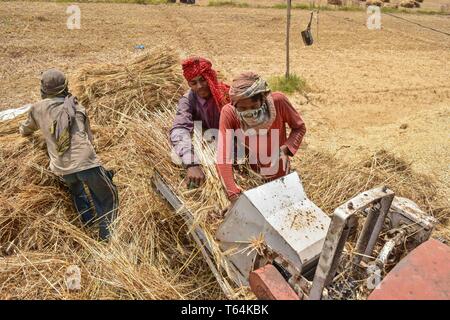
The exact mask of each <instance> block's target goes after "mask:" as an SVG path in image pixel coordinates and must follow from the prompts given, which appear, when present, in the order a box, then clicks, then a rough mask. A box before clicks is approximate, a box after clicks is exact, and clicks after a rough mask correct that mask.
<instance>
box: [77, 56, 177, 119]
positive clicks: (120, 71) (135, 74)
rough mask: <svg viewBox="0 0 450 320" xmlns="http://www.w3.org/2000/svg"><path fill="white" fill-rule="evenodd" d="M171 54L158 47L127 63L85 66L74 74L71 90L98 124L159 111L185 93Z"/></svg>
mask: <svg viewBox="0 0 450 320" xmlns="http://www.w3.org/2000/svg"><path fill="white" fill-rule="evenodd" d="M172 52H173V49H171V48H157V49H153V50H152V51H150V52H148V53H146V54H143V55H140V56H138V57H137V58H136V59H134V60H132V61H129V62H126V63H120V64H95V65H86V66H84V67H83V68H81V69H80V70H78V71H77V72H76V74H75V75H74V77H73V81H72V82H73V85H72V86H71V87H72V91H73V93H74V94H75V95H76V96H77V97H78V99H79V101H80V102H81V104H83V105H84V106H85V107H86V108H88V110H89V113H90V115H91V117H92V118H93V119H95V121H96V122H97V123H98V124H106V123H111V122H112V121H113V120H115V119H119V118H120V117H121V116H123V115H127V116H133V114H134V113H135V112H137V111H139V110H147V111H150V110H153V109H157V108H158V107H159V106H160V105H161V104H164V103H168V102H169V101H172V100H173V99H175V100H177V99H178V97H179V95H180V93H182V91H183V90H184V88H183V81H182V77H181V72H180V67H179V65H178V57H177V56H176V55H175V54H173V53H172Z"/></svg>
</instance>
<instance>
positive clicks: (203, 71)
mask: <svg viewBox="0 0 450 320" xmlns="http://www.w3.org/2000/svg"><path fill="white" fill-rule="evenodd" d="M181 66H182V67H183V75H184V77H185V78H186V80H187V81H191V80H192V79H194V78H196V77H198V76H202V77H203V78H205V80H206V81H207V82H208V86H209V90H210V91H211V94H212V96H213V98H214V101H215V102H216V105H217V107H218V108H219V110H221V109H222V107H223V106H224V105H226V104H227V103H229V102H230V98H229V95H228V91H229V90H230V86H228V85H227V84H225V83H223V82H219V81H218V80H217V73H216V71H214V69H212V68H211V67H212V64H211V61H209V60H207V59H205V58H201V57H193V58H189V59H186V60H184V61H183V62H182V63H181Z"/></svg>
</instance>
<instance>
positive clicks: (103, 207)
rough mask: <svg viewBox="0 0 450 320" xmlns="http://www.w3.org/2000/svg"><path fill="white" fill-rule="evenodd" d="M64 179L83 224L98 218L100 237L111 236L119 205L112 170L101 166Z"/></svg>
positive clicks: (69, 175) (102, 238) (105, 238)
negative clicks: (111, 225)
mask: <svg viewBox="0 0 450 320" xmlns="http://www.w3.org/2000/svg"><path fill="white" fill-rule="evenodd" d="M63 180H64V182H65V183H66V184H67V186H68V188H69V191H70V193H71V195H72V199H73V202H74V205H75V208H76V209H77V211H78V213H79V214H80V217H81V221H82V222H83V224H85V225H90V224H92V223H93V222H94V221H96V220H98V221H99V228H100V230H99V235H100V239H101V240H107V239H108V238H109V237H110V230H109V226H110V224H111V223H112V222H113V220H114V219H115V217H116V214H117V208H118V205H119V197H118V194H117V188H116V186H115V185H114V183H113V181H112V172H111V171H107V170H105V169H104V168H103V167H101V166H100V167H95V168H91V169H88V170H83V171H80V172H75V173H72V174H68V175H65V176H63ZM85 186H86V187H87V189H88V190H89V193H90V195H91V198H92V202H93V203H94V207H95V211H94V210H93V208H92V206H91V204H90V201H89V198H88V195H87V194H86V191H85Z"/></svg>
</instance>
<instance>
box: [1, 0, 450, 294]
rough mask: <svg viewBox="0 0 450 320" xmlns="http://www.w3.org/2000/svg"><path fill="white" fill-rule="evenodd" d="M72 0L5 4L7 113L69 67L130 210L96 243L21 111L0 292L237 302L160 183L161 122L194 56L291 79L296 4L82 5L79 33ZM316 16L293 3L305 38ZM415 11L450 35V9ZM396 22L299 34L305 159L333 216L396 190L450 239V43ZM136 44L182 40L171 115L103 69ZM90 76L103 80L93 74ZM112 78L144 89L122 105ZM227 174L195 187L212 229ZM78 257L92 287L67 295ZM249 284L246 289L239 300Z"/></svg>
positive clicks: (333, 22)
mask: <svg viewBox="0 0 450 320" xmlns="http://www.w3.org/2000/svg"><path fill="white" fill-rule="evenodd" d="M426 2H427V0H425V2H424V4H425V3H426ZM66 7H67V5H66V4H61V3H59V4H56V3H22V2H2V3H1V4H0V26H1V28H0V39H1V40H2V41H0V72H1V77H0V88H1V90H0V92H1V94H0V110H1V109H7V108H12V107H19V106H21V105H22V104H25V103H31V102H33V101H36V100H38V99H39V90H38V88H39V83H38V75H39V72H41V71H42V70H44V69H46V68H49V67H58V68H61V69H62V70H64V71H65V72H67V73H68V74H69V75H70V84H73V88H74V90H76V91H77V94H78V95H79V96H80V97H83V98H82V99H84V100H83V101H84V102H85V104H87V106H88V109H89V112H92V117H93V119H94V123H96V124H95V125H94V129H95V132H94V134H95V136H96V144H97V150H98V151H99V156H100V158H101V159H102V161H103V163H104V164H105V166H106V167H108V168H113V169H116V170H117V176H116V178H115V179H116V184H117V185H118V187H119V196H120V199H121V204H120V214H119V219H118V220H117V222H116V225H115V232H114V237H113V239H112V241H111V243H110V245H109V246H104V245H102V244H99V243H97V241H96V240H95V233H94V232H92V230H83V229H81V227H80V224H79V222H78V220H77V217H76V215H75V213H74V211H73V208H72V206H71V203H70V201H69V199H68V196H67V193H66V192H65V190H64V186H63V185H62V184H61V183H60V182H59V181H58V179H56V178H55V177H54V176H52V175H51V174H50V173H49V172H48V171H47V169H46V168H47V163H48V160H47V158H46V155H45V149H44V146H43V144H42V141H41V140H40V138H39V135H38V136H36V137H35V138H33V139H31V140H29V139H25V138H21V137H19V135H18V134H17V131H16V129H15V128H17V125H18V122H19V120H20V119H16V120H14V121H11V122H7V123H2V124H0V146H1V150H0V163H1V164H2V166H3V168H2V169H3V170H2V173H1V174H0V186H1V192H0V241H1V243H0V246H1V250H0V270H1V271H0V283H1V284H0V289H1V290H0V292H1V295H0V298H2V299H13V298H25V299H33V298H55V299H80V298H81V299H84V298H86V299H97V298H112V299H127V298H137V299H185V298H189V299H222V298H225V295H224V294H223V293H222V292H221V290H220V288H219V286H218V284H217V282H216V281H215V278H214V276H213V275H212V274H211V272H209V270H208V267H207V266H206V264H205V262H204V261H203V259H202V256H201V253H200V252H199V250H198V248H196V246H195V245H194V243H193V242H192V240H191V239H190V237H189V235H188V228H187V227H186V226H184V225H183V222H182V220H181V219H180V217H178V216H177V215H176V214H175V213H174V212H173V211H172V210H171V209H170V208H169V207H168V206H167V205H166V204H165V203H164V202H163V201H162V200H161V199H160V197H159V196H158V195H157V194H155V193H154V192H153V190H152V188H151V186H150V182H149V177H150V176H151V174H152V173H153V167H154V166H155V164H157V163H158V161H162V160H163V159H164V157H166V156H168V155H167V154H166V153H162V151H163V150H164V147H165V146H166V145H165V144H166V143H167V140H164V137H163V133H162V132H161V130H158V129H164V130H165V129H167V127H168V126H169V125H170V117H171V113H170V112H169V113H164V110H169V111H170V110H173V109H172V108H173V107H174V106H173V103H174V101H176V98H175V97H176V96H177V95H178V94H179V91H178V90H179V89H180V88H183V86H184V85H185V84H184V83H183V82H182V81H180V79H179V78H177V73H176V71H177V67H176V64H177V61H179V58H180V57H184V56H187V55H191V54H201V55H206V56H207V57H209V58H211V60H213V62H214V63H215V64H216V68H217V69H219V71H220V72H221V74H222V75H223V77H224V78H226V79H228V80H229V79H231V76H232V75H234V74H236V73H238V72H240V71H242V70H248V69H252V70H255V71H257V72H259V73H261V74H263V75H265V76H266V77H270V76H273V75H280V74H282V73H283V71H284V70H283V63H284V44H283V41H284V23H285V12H284V11H283V10H279V9H255V8H226V9H224V8H218V7H217V8H216V7H206V6H203V5H202V6H178V5H175V6H171V5H168V6H166V5H161V6H140V5H134V4H86V3H82V4H80V8H81V12H82V28H81V30H67V29H66V28H65V22H66V19H67V15H66V14H65V9H66ZM99 11H101V12H103V14H102V16H101V17H100V18H99V16H98V12H99ZM308 14H309V13H308V11H304V10H294V11H293V30H295V32H296V33H297V31H298V30H301V29H303V28H304V27H305V24H306V22H305V21H306V18H307V16H308ZM402 17H406V18H408V19H411V20H413V21H415V22H417V23H420V24H423V25H427V26H430V27H433V28H436V29H440V30H444V31H445V30H446V32H450V20H449V19H448V17H446V16H431V15H414V14H408V15H402ZM211 19H213V20H214V21H215V23H214V26H213V27H211V25H210V23H209V21H210V20H211ZM382 19H383V20H382V23H383V29H382V30H381V31H379V32H378V31H369V30H367V28H366V27H365V26H364V23H365V13H364V12H325V11H324V12H321V16H320V34H319V39H318V41H317V42H316V45H314V46H312V47H307V48H305V47H303V44H302V43H301V41H300V40H299V39H295V40H293V43H292V52H291V55H292V66H291V68H293V71H294V72H295V73H297V74H299V75H301V76H302V77H304V78H305V79H306V81H307V83H308V85H309V86H310V87H311V91H310V92H309V93H308V94H307V95H306V96H303V95H300V94H294V95H292V96H291V97H290V98H291V99H292V101H293V102H294V104H295V105H296V107H297V108H298V110H299V111H300V112H301V114H302V115H303V117H304V119H305V121H306V124H307V128H308V133H307V137H306V140H305V143H304V146H303V147H302V149H301V150H300V151H299V153H298V155H297V156H296V158H295V159H294V167H295V168H296V169H297V170H298V172H299V173H300V175H301V176H302V178H303V181H304V184H305V189H306V192H307V193H308V195H309V197H310V198H311V200H313V201H314V202H315V203H316V204H317V205H318V206H319V207H321V208H322V209H323V210H324V211H325V212H326V213H328V214H330V213H331V212H332V210H333V209H334V208H335V207H337V206H338V205H339V204H341V203H342V202H343V201H345V200H347V199H348V198H350V197H351V196H353V195H355V194H356V193H358V192H359V191H362V190H364V189H368V188H371V187H373V186H377V185H380V184H387V185H388V186H389V187H391V188H392V189H393V190H394V191H395V192H397V194H398V195H400V196H405V197H409V198H411V199H412V200H414V201H416V202H417V203H418V204H419V205H420V206H421V207H422V209H424V210H426V211H427V212H429V213H430V214H431V215H433V216H435V217H436V218H438V219H439V221H440V223H439V225H438V226H437V229H436V232H435V236H440V237H444V238H446V239H448V240H450V232H449V222H448V217H449V214H450V213H449V206H450V205H449V202H448V199H449V185H450V176H449V174H448V169H449V167H448V163H449V160H450V153H449V150H450V144H449V140H448V132H449V129H450V123H449V116H450V113H449V104H450V86H449V85H448V74H450V64H449V61H450V40H449V39H450V38H449V37H447V36H445V35H443V34H439V33H436V32H433V31H431V30H428V29H423V28H420V27H419V26H417V25H413V24H408V23H406V22H403V21H401V20H399V19H395V18H394V17H390V16H383V18H382ZM243 27H245V28H243ZM315 32H316V29H315V26H314V24H313V34H314V35H316V33H315ZM230 34H232V35H233V37H232V39H230V38H229V35H230ZM137 44H144V45H145V46H146V48H152V47H154V46H155V44H158V45H159V44H166V45H170V46H171V48H173V49H167V50H166V53H167V55H166V56H167V57H172V58H171V59H172V60H169V62H168V64H169V65H172V66H173V68H169V69H170V72H168V73H164V75H163V76H162V77H160V78H159V79H163V80H166V81H167V82H168V83H171V85H170V86H166V82H161V83H159V82H158V83H157V84H156V85H157V87H155V89H158V88H161V89H163V90H167V91H166V93H165V94H164V98H163V99H162V101H161V103H157V102H156V100H155V99H153V97H152V98H150V99H151V101H152V103H154V104H151V103H150V105H151V108H150V109H151V110H152V111H153V110H159V111H158V113H157V116H155V115H152V116H150V115H149V114H148V112H147V111H148V110H149V109H147V111H145V110H144V112H143V111H142V110H141V109H142V108H141V107H142V106H143V105H146V106H147V105H149V100H145V99H147V97H145V95H144V94H145V93H146V92H149V91H146V90H142V91H139V89H142V88H141V86H142V85H146V84H148V83H149V82H145V81H142V82H133V81H134V80H135V79H134V78H133V77H132V80H131V81H127V77H129V76H130V75H125V74H124V73H123V72H120V71H119V72H112V73H111V70H114V69H113V68H110V69H109V70H110V71H109V73H108V72H107V74H106V76H105V75H100V76H99V74H98V73H97V74H96V73H95V71H96V70H106V69H105V67H104V66H105V64H107V65H111V64H114V65H116V67H117V65H124V64H125V65H130V64H127V63H130V61H131V60H130V59H132V58H133V57H136V56H141V53H140V51H139V50H134V46H135V45H137ZM255 48H257V50H255ZM136 51H137V52H136ZM146 52H147V50H146ZM172 54H174V55H173V56H172ZM121 70H122V69H121ZM136 70H138V69H136ZM179 70H180V69H178V71H179ZM88 74H90V75H91V76H92V77H91V78H89V77H85V78H83V77H82V76H80V75H88ZM131 74H133V73H131ZM108 75H113V76H114V77H115V76H121V75H123V77H122V78H121V79H123V80H122V82H121V84H122V86H121V87H122V88H123V87H127V86H128V88H134V89H138V90H137V91H135V93H133V94H132V95H130V96H129V97H125V99H131V100H132V101H135V102H133V103H131V104H125V105H124V103H123V102H122V101H120V100H117V99H115V97H114V93H115V92H117V90H112V91H108V90H106V89H105V88H108V85H106V86H105V85H104V84H107V83H108V82H107V81H103V80H104V79H103V80H102V76H105V77H106V78H107V77H108ZM83 79H85V81H84V82H83V81H82V80H83ZM89 79H90V80H89ZM153 79H154V78H152V79H150V80H149V81H150V82H152V83H153V82H154V81H153ZM97 80H99V82H97ZM100 80H101V81H100ZM177 81H180V82H177ZM98 84H100V85H99V86H97V88H101V91H100V92H101V93H102V94H101V95H99V96H98V97H97V96H96V94H95V93H93V92H94V91H89V90H91V89H92V90H93V88H94V87H95V86H96V85H98ZM153 91H155V90H152V92H153ZM111 92H112V94H111ZM127 92H129V90H127ZM105 94H106V95H107V98H105V96H104V95H105ZM93 97H94V99H93ZM121 97H123V96H122V95H121ZM172 97H173V99H172ZM102 99H106V100H103V101H102ZM158 99H159V98H158ZM91 101H92V105H90V106H89V104H90V103H91ZM143 101H144V102H143ZM115 103H117V104H115ZM121 107H124V108H123V109H120V108H121ZM127 108H128V109H127ZM111 109H114V110H120V113H118V112H113V111H112V110H111ZM172 112H173V111H172ZM97 115H98V116H97ZM149 117H150V118H149ZM110 119H111V120H110ZM130 120H132V121H130ZM151 121H154V122H151ZM149 123H152V124H153V123H154V124H155V125H154V126H149V125H148V124H149ZM158 134H159V135H158ZM145 137H147V138H145ZM148 137H154V138H155V140H154V141H153V140H152V139H149V138H148ZM158 142H160V144H159V145H155V144H157V143H158ZM158 148H159V149H158ZM155 161H156V162H155ZM18 163H20V166H19V165H18ZM159 163H161V162H159ZM165 163H166V165H164V166H163V168H162V169H163V173H164V174H165V176H166V177H167V178H170V179H173V181H174V183H180V179H182V177H181V176H180V173H181V171H180V170H179V168H176V167H173V165H172V164H168V163H167V161H166V162H165ZM214 174H215V173H214V171H213V170H211V171H210V172H209V177H210V180H209V182H208V184H207V185H206V186H205V188H204V189H202V190H200V191H198V192H199V193H187V194H184V197H185V200H186V201H187V202H188V203H190V205H191V206H192V209H193V210H194V211H195V212H197V217H198V223H199V224H203V225H205V224H208V225H211V226H214V223H217V222H219V220H214V221H211V220H208V219H211V217H210V216H208V212H210V211H218V210H220V209H221V208H222V207H223V206H225V205H226V203H227V202H226V200H224V199H223V195H221V189H220V188H218V185H217V183H214V182H213V181H217V180H214V179H217V177H215V176H214ZM217 199H220V201H217ZM213 204H215V206H214V205H213ZM202 208H203V209H205V208H206V209H208V210H206V209H205V210H203V211H202V210H200V209H202ZM210 209H212V210H210ZM209 210H210V211H209ZM211 222H213V223H212V224H211ZM211 232H212V230H211ZM70 265H78V266H79V267H80V268H81V271H82V283H83V284H82V288H83V289H82V290H81V291H79V292H69V291H67V289H66V286H65V283H64V274H65V271H66V268H67V267H68V266H70ZM234 289H237V288H234ZM234 289H233V290H234ZM242 293H243V292H242V291H239V290H236V294H237V297H242ZM244 293H245V292H244ZM247 297H248V296H247ZM363 297H364V294H362V295H360V296H359V298H363Z"/></svg>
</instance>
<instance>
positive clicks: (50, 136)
mask: <svg viewBox="0 0 450 320" xmlns="http://www.w3.org/2000/svg"><path fill="white" fill-rule="evenodd" d="M41 97H42V99H43V100H42V101H40V102H38V103H35V104H33V105H32V106H31V108H30V110H29V113H28V118H27V120H26V121H25V122H24V123H22V124H21V125H20V128H19V130H20V133H21V134H22V135H23V136H28V135H31V134H32V133H33V132H34V131H36V130H38V129H40V130H41V132H42V135H43V137H44V138H45V142H46V144H47V151H48V155H49V157H50V170H51V171H52V172H53V173H55V174H56V175H58V176H60V177H61V178H62V179H63V180H64V182H65V183H66V184H67V186H68V188H69V191H70V193H71V195H72V199H73V201H74V204H75V208H76V210H77V211H78V213H79V214H80V218H81V221H82V222H83V224H86V225H90V224H92V223H93V222H94V220H96V218H97V219H98V221H99V227H100V231H99V236H100V239H101V240H107V239H108V238H109V237H110V230H109V228H110V224H111V222H112V221H113V219H114V217H115V215H116V211H117V207H118V195H117V188H116V186H115V185H114V183H113V182H112V172H110V171H106V170H105V169H104V168H103V167H102V166H101V164H100V161H99V159H98V158H97V155H96V153H95V151H94V147H93V140H92V133H91V129H90V125H89V119H88V117H87V115H86V111H85V109H84V107H83V106H82V105H81V104H79V103H78V101H77V98H76V97H74V96H72V95H71V94H70V92H69V88H68V83H67V79H66V77H65V75H64V73H62V72H61V71H59V70H57V69H49V70H47V71H45V72H44V73H43V74H42V77H41ZM85 186H86V187H87V189H89V191H90V192H89V193H90V196H91V198H92V202H93V203H94V207H95V211H96V213H97V217H96V214H95V212H94V210H93V208H92V207H91V204H90V200H89V198H88V195H87V194H86V191H85Z"/></svg>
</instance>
